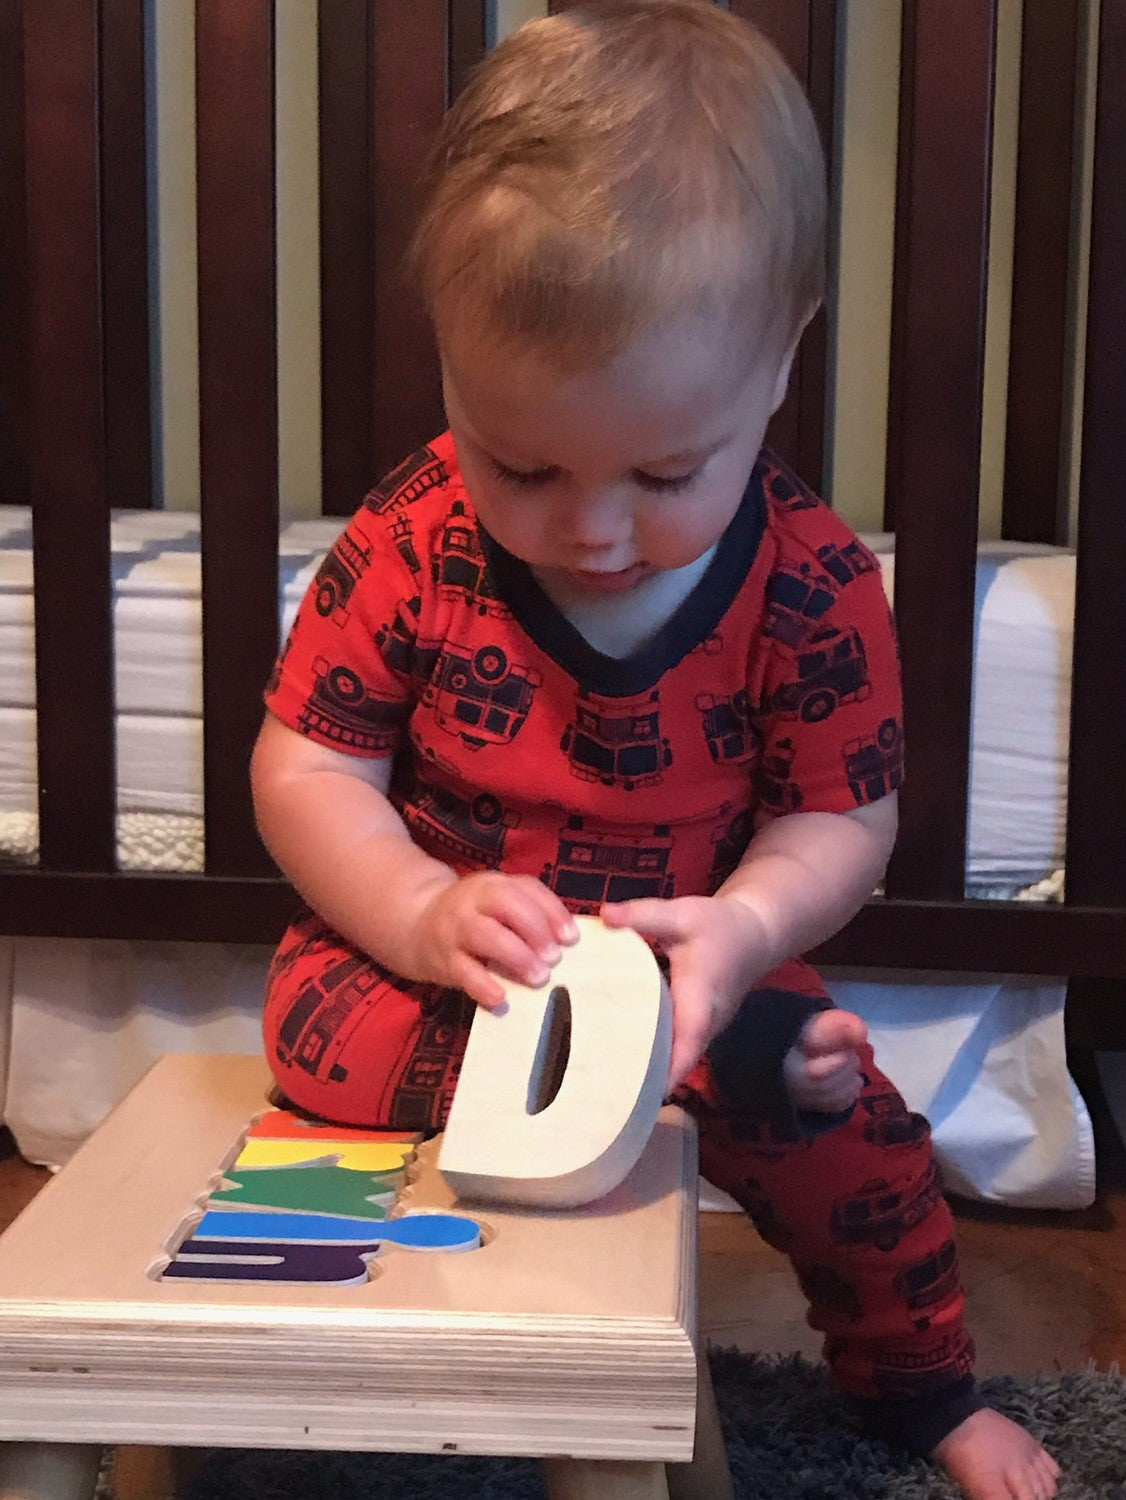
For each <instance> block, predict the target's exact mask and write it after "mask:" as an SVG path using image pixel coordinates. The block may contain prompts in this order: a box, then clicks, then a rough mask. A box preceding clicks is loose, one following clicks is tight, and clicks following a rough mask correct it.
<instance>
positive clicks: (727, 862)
mask: <svg viewBox="0 0 1126 1500" xmlns="http://www.w3.org/2000/svg"><path fill="white" fill-rule="evenodd" d="M754 826H755V818H754V812H753V810H752V809H751V808H749V807H744V808H741V809H740V810H739V812H737V813H736V814H735V816H734V817H733V818H727V817H725V818H724V821H723V822H722V823H720V825H719V826H718V828H716V829H715V831H714V832H713V834H712V844H713V846H714V853H713V855H712V867H711V869H710V870H709V871H708V890H709V891H717V890H718V889H719V887H720V886H721V885H722V884H723V882H724V881H725V880H726V879H727V877H728V876H729V875H731V874H732V873H733V872H734V870H735V867H736V866H737V865H738V863H739V861H740V860H741V859H742V858H743V855H744V854H745V853H746V851H747V845H748V844H749V843H750V841H751V834H752V833H753V832H754Z"/></svg>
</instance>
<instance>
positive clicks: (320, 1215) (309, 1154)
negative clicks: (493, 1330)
mask: <svg viewBox="0 0 1126 1500" xmlns="http://www.w3.org/2000/svg"><path fill="white" fill-rule="evenodd" d="M418 1141H419V1137H418V1136H417V1135H395V1134H391V1133H389V1132H385V1131H375V1130H357V1129H352V1128H349V1127H347V1126H336V1125H321V1124H316V1123H314V1122H312V1121H309V1120H303V1119H301V1118H300V1116H298V1115H294V1114H292V1113H291V1112H290V1111H289V1110H271V1111H270V1112H269V1113H268V1114H265V1115H263V1116H262V1117H261V1118H260V1119H257V1120H255V1121H254V1122H253V1123H252V1124H251V1125H250V1127H249V1129H248V1130H247V1133H246V1137H245V1139H244V1141H243V1144H242V1146H241V1148H240V1150H239V1153H238V1156H237V1157H236V1158H235V1160H234V1162H233V1163H232V1164H231V1166H229V1167H226V1168H224V1170H223V1180H222V1183H221V1185H220V1186H219V1187H218V1188H217V1189H216V1190H215V1191H214V1192H212V1193H211V1194H210V1195H209V1197H208V1200H207V1204H206V1206H205V1209H204V1214H203V1217H202V1218H201V1219H200V1221H199V1222H198V1223H197V1224H195V1225H194V1227H193V1228H192V1230H191V1232H190V1233H189V1234H188V1235H187V1236H186V1237H185V1238H184V1239H183V1240H182V1241H181V1242H180V1243H179V1244H178V1245H176V1246H175V1247H174V1248H173V1247H172V1246H169V1251H170V1253H171V1256H172V1259H171V1260H170V1261H169V1263H168V1265H167V1266H165V1267H164V1269H163V1271H162V1272H161V1273H160V1280H162V1281H173V1280H185V1279H186V1280H196V1281H259V1282H271V1283H290V1284H305V1285H309V1284H315V1285H319V1286H360V1285H362V1284H363V1283H364V1282H366V1281H367V1280H368V1278H369V1267H370V1262H371V1261H372V1260H374V1259H375V1257H376V1256H378V1255H380V1254H382V1252H383V1250H384V1248H385V1247H387V1246H398V1247H400V1248H401V1249H406V1250H446V1251H453V1250H476V1249H477V1248H478V1247H479V1246H480V1244H481V1226H480V1225H479V1224H478V1223H477V1221H476V1220H475V1219H469V1218H466V1217H465V1216H464V1215H461V1214H450V1213H435V1212H430V1211H427V1210H416V1211H410V1210H408V1211H407V1212H406V1213H403V1214H400V1215H397V1216H395V1217H392V1210H393V1209H394V1207H395V1205H396V1203H397V1201H398V1199H399V1196H400V1194H401V1193H402V1190H403V1188H404V1187H405V1186H406V1181H407V1166H408V1164H409V1162H410V1160H411V1158H412V1157H413V1156H414V1153H415V1150H416V1148H417V1146H418Z"/></svg>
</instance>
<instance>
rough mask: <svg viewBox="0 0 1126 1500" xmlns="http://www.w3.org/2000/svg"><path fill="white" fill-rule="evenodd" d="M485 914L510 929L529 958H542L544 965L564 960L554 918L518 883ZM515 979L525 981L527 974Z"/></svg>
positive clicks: (503, 890)
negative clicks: (533, 956)
mask: <svg viewBox="0 0 1126 1500" xmlns="http://www.w3.org/2000/svg"><path fill="white" fill-rule="evenodd" d="M484 914H485V916H486V917H487V918H489V919H490V920H493V921H495V922H498V923H502V924H503V925H504V926H505V927H506V928H508V929H509V930H510V931H511V932H512V933H513V935H514V936H515V937H516V938H517V939H518V940H519V941H520V942H521V943H522V944H523V945H524V946H525V947H526V949H527V952H528V954H529V955H535V956H536V957H538V958H539V960H540V962H541V963H545V964H549V965H550V964H555V963H558V962H559V960H560V958H561V957H562V956H563V950H562V948H561V947H560V945H559V942H558V940H557V938H556V935H555V929H554V926H553V925H552V921H551V916H550V914H549V913H548V912H547V911H545V910H544V908H543V906H542V905H541V904H540V903H539V902H538V901H537V900H536V897H535V895H534V893H533V892H532V891H530V890H529V889H528V888H527V887H526V886H523V885H518V884H517V883H516V882H515V881H514V882H512V884H511V885H510V886H507V887H504V888H502V890H501V891H500V892H499V893H497V894H495V895H494V898H493V899H492V900H491V901H490V902H489V903H488V904H487V906H485V907H484ZM513 977H514V978H520V979H523V978H524V974H523V972H520V973H518V974H514V976H513ZM529 982H534V981H529Z"/></svg>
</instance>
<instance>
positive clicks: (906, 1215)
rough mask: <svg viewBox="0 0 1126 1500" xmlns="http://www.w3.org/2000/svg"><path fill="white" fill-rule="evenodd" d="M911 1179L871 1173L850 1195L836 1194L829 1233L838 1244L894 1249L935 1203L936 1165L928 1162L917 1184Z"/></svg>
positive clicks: (939, 1195) (938, 1194)
mask: <svg viewBox="0 0 1126 1500" xmlns="http://www.w3.org/2000/svg"><path fill="white" fill-rule="evenodd" d="M909 1183H910V1179H901V1180H899V1181H897V1182H888V1181H887V1179H886V1178H883V1177H873V1178H872V1179H871V1181H869V1182H866V1183H865V1184H864V1186H863V1187H861V1188H859V1189H858V1190H857V1192H856V1193H855V1194H854V1195H853V1196H852V1197H849V1198H838V1199H837V1201H836V1202H835V1203H834V1204H833V1207H832V1211H831V1213H830V1220H829V1226H830V1234H831V1236H832V1238H833V1239H834V1240H835V1241H836V1243H837V1244H838V1245H875V1247H876V1249H877V1250H894V1249H895V1247H896V1245H898V1244H899V1242H900V1240H901V1239H902V1238H903V1236H904V1235H905V1234H906V1233H907V1231H908V1230H909V1229H913V1228H914V1226H915V1225H916V1224H918V1223H921V1222H922V1220H923V1219H925V1218H926V1216H927V1215H928V1214H929V1213H930V1212H931V1210H932V1209H933V1208H934V1207H935V1206H936V1205H937V1204H938V1202H939V1200H940V1198H941V1196H942V1193H941V1189H940V1187H939V1180H938V1168H937V1167H936V1166H935V1164H934V1162H931V1163H930V1165H929V1166H928V1168H927V1170H926V1172H925V1173H924V1175H923V1178H922V1180H921V1181H920V1182H919V1183H918V1185H917V1186H915V1187H913V1188H911V1187H909Z"/></svg>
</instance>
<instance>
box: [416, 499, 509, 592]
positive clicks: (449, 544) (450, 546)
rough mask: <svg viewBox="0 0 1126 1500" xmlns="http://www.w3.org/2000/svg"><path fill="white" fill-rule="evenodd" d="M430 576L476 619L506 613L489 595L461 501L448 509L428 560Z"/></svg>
mask: <svg viewBox="0 0 1126 1500" xmlns="http://www.w3.org/2000/svg"><path fill="white" fill-rule="evenodd" d="M430 576H431V578H432V579H433V581H434V583H436V584H437V586H438V587H439V589H443V590H449V591H452V592H453V593H455V594H460V595H461V596H462V597H463V598H464V599H465V600H466V601H467V602H468V603H470V604H472V605H473V606H474V607H475V608H476V610H477V613H478V614H480V615H493V616H498V617H499V616H505V615H507V614H508V613H509V611H508V609H507V608H506V607H505V605H503V604H502V603H501V601H500V599H498V597H497V595H496V594H495V593H494V591H493V585H492V579H491V576H490V574H489V568H488V564H487V562H486V559H485V554H484V552H482V550H481V543H480V540H479V539H478V536H477V532H476V529H475V528H474V527H473V526H472V525H470V523H469V521H468V519H467V518H466V511H465V505H464V503H463V502H462V501H461V500H455V501H454V503H453V504H452V505H451V506H450V513H449V515H448V516H447V517H446V525H445V528H444V529H443V531H442V540H441V543H440V547H439V550H438V551H437V552H436V553H435V554H434V555H433V557H431V559H430Z"/></svg>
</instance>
